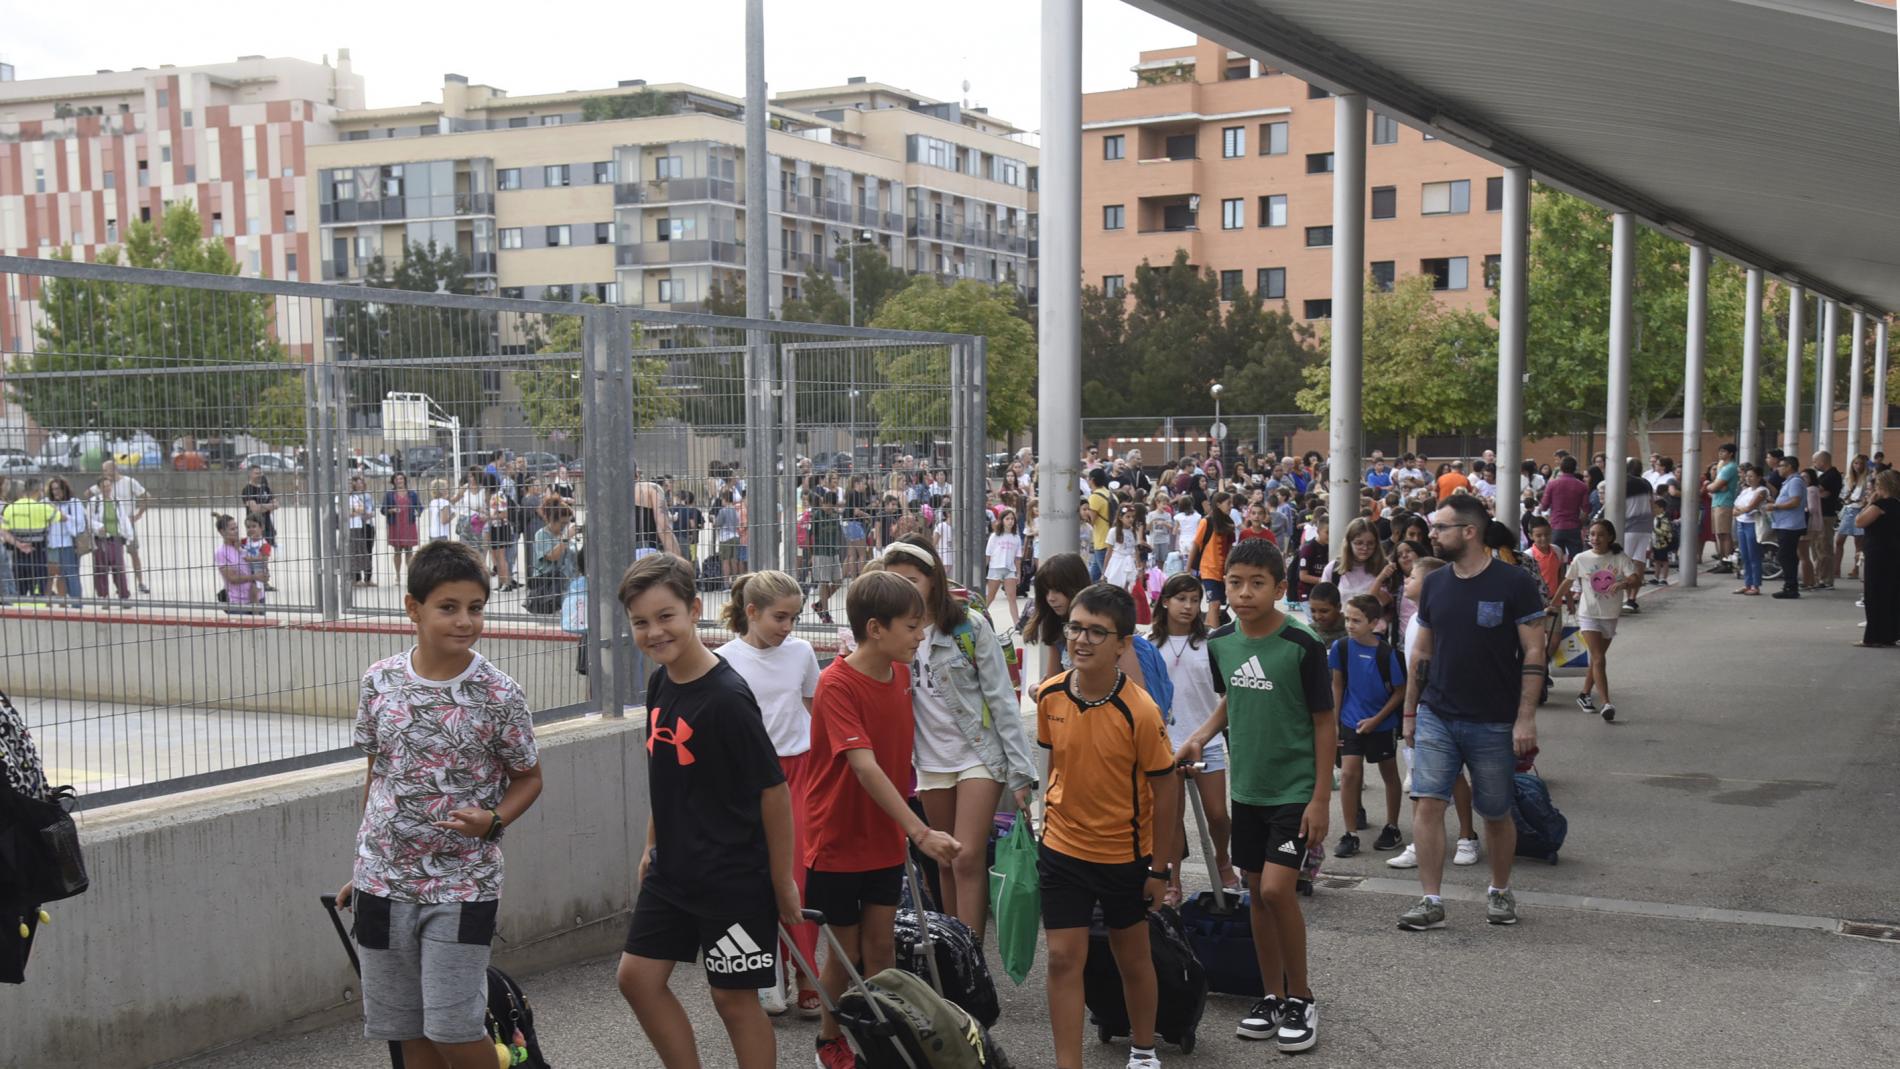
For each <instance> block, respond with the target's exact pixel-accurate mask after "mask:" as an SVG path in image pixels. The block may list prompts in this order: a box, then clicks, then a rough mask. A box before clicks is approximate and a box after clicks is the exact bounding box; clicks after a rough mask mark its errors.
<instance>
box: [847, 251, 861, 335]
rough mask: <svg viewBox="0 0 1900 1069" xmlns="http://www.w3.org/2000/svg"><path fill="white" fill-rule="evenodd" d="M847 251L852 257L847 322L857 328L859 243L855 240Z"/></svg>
mask: <svg viewBox="0 0 1900 1069" xmlns="http://www.w3.org/2000/svg"><path fill="white" fill-rule="evenodd" d="M845 251H846V254H847V255H849V256H850V257H851V310H850V311H849V312H848V313H847V315H846V321H847V322H849V323H850V324H851V325H852V326H854V327H855V326H857V325H858V243H857V240H856V239H855V238H854V239H852V242H851V244H850V245H849V246H847V247H846V250H845Z"/></svg>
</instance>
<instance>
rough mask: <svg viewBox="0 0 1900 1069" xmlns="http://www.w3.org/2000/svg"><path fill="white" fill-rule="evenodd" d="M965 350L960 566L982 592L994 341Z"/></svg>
mask: <svg viewBox="0 0 1900 1069" xmlns="http://www.w3.org/2000/svg"><path fill="white" fill-rule="evenodd" d="M959 348H961V349H962V350H963V359H964V362H965V364H966V366H967V369H968V370H967V371H966V376H965V379H964V381H965V382H966V383H967V384H968V388H967V389H966V390H964V397H963V399H962V402H961V403H962V405H963V408H964V416H963V420H964V428H965V431H966V433H965V435H964V438H965V440H966V441H967V442H968V444H967V445H966V446H964V450H963V453H962V454H961V455H962V457H963V460H964V464H965V466H966V469H967V470H966V471H965V472H963V473H962V474H961V475H959V476H958V478H957V485H958V486H966V487H968V489H966V490H964V491H963V501H962V508H963V522H962V523H961V525H959V527H958V530H960V531H962V532H963V538H962V542H961V544H960V546H959V547H958V552H957V561H958V566H959V567H961V568H962V569H963V572H964V574H965V575H966V576H968V577H969V584H968V585H969V586H970V589H972V590H978V591H980V590H982V589H983V585H984V583H983V580H984V577H985V576H986V575H988V574H989V561H988V560H986V559H984V554H983V550H984V548H985V546H986V544H987V543H988V541H989V539H988V538H987V537H986V535H987V532H988V530H989V524H988V523H987V522H978V521H983V520H987V519H988V514H987V513H986V512H985V511H984V509H985V507H986V506H987V505H988V504H989V489H990V471H989V464H988V462H987V457H988V455H989V433H988V431H989V403H988V396H989V390H988V385H987V383H988V378H989V372H988V365H989V348H990V340H989V339H988V338H985V337H980V336H979V337H974V338H971V339H970V341H969V342H968V344H965V345H962V346H959Z"/></svg>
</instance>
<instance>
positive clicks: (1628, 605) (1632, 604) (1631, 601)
mask: <svg viewBox="0 0 1900 1069" xmlns="http://www.w3.org/2000/svg"><path fill="white" fill-rule="evenodd" d="M1623 611H1624V612H1642V611H1643V610H1642V607H1641V606H1639V605H1637V604H1636V599H1635V598H1625V599H1623Z"/></svg>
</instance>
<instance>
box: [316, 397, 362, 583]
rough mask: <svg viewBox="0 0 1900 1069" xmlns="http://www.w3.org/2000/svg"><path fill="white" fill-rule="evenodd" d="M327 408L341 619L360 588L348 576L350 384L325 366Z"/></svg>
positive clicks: (329, 494)
mask: <svg viewBox="0 0 1900 1069" xmlns="http://www.w3.org/2000/svg"><path fill="white" fill-rule="evenodd" d="M322 371H323V377H324V381H323V386H324V407H326V408H328V409H329V411H330V418H329V434H328V436H327V439H326V440H325V442H324V443H323V446H324V454H323V457H322V459H321V463H322V464H323V469H324V471H325V472H326V473H327V474H326V475H325V477H324V478H325V480H326V483H325V486H324V498H323V500H324V505H325V508H326V511H327V512H328V513H329V523H328V527H329V529H330V560H331V562H332V563H331V566H330V570H329V575H330V584H331V586H330V589H331V591H332V592H333V594H332V596H333V598H334V600H335V602H336V607H337V614H338V615H339V616H341V615H344V614H346V613H349V612H353V611H354V610H355V608H356V606H355V600H356V587H355V584H354V583H353V582H352V581H350V579H349V578H348V576H349V575H350V574H351V573H350V571H349V564H350V563H352V562H353V557H354V553H353V551H354V549H355V546H354V544H353V543H352V541H351V536H350V533H349V515H350V510H349V500H350V474H351V472H350V446H349V442H350V423H349V418H350V417H349V405H348V399H347V396H346V387H347V381H346V379H345V376H344V374H343V369H342V368H341V367H338V366H337V365H335V364H324V365H323V366H322Z"/></svg>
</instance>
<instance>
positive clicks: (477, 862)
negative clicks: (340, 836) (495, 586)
mask: <svg viewBox="0 0 1900 1069" xmlns="http://www.w3.org/2000/svg"><path fill="white" fill-rule="evenodd" d="M488 593H489V577H488V571H487V569H486V568H484V567H483V566H482V563H481V559H480V558H479V557H477V556H476V555H475V551H474V550H473V549H471V548H470V547H468V546H466V545H463V544H461V543H459V542H436V543H431V544H430V545H428V546H425V547H423V549H422V550H421V551H420V552H418V553H417V554H416V557H415V561H414V562H413V563H412V564H411V565H410V568H409V583H408V591H407V596H406V597H404V599H403V607H404V608H405V609H406V610H407V611H408V613H409V619H410V620H412V621H414V623H415V625H416V645H415V646H414V648H412V649H410V650H409V651H408V652H407V653H399V654H397V655H395V656H393V657H387V658H384V659H383V660H381V661H378V662H377V663H375V664H373V665H371V666H370V668H369V671H367V672H365V673H364V674H363V692H362V701H361V703H360V704H359V705H358V706H357V711H356V730H355V733H354V737H353V738H354V742H355V744H356V745H357V746H358V747H359V748H361V749H362V750H363V751H364V752H365V753H367V754H369V778H368V781H367V782H366V783H365V784H364V786H363V824H362V827H361V829H360V830H359V831H358V832H357V836H356V867H355V872H354V874H353V875H352V877H351V879H350V882H349V883H347V884H344V885H343V890H342V891H340V892H339V893H338V894H337V902H338V904H339V905H350V906H353V907H354V908H355V911H356V923H355V926H354V928H355V931H354V935H355V937H356V945H357V949H358V957H359V958H360V959H361V961H362V966H363V1034H364V1036H366V1037H367V1038H369V1039H379V1040H390V1041H395V1042H400V1043H401V1044H402V1048H403V1058H404V1063H405V1064H407V1065H443V1066H447V1067H449V1069H469V1067H474V1066H489V1065H493V1064H494V1059H495V1048H494V1044H493V1042H492V1041H491V1040H490V1039H489V1038H488V1035H487V1029H486V1027H485V1023H486V1022H485V1019H484V1013H485V1011H486V1009H487V1005H488V979H487V974H488V957H489V944H490V942H491V941H492V940H493V939H494V935H495V912H496V909H497V907H498V906H499V905H500V904H501V903H500V900H501V880H502V861H501V846H500V843H499V840H500V839H501V835H502V830H503V829H504V828H506V827H507V826H508V825H510V824H513V823H514V822H515V821H516V820H518V819H520V818H521V815H522V814H523V813H525V812H527V810H528V807H529V806H531V805H533V804H534V800H535V798H536V797H537V796H538V795H540V793H541V768H540V766H539V764H537V759H536V755H535V745H534V721H533V718H532V716H531V715H530V713H529V711H528V703H527V700H526V699H525V698H524V697H523V695H522V693H521V687H520V686H519V685H518V684H516V683H515V681H514V680H512V679H510V678H508V676H507V675H506V674H505V673H503V672H502V671H501V670H500V669H498V668H496V667H495V666H494V665H492V664H490V663H489V662H488V661H487V660H485V659H484V658H483V657H482V655H481V654H479V653H476V652H475V650H474V648H473V647H474V645H475V642H476V640H477V639H479V638H481V634H482V612H483V610H484V608H485V607H486V605H487V602H488Z"/></svg>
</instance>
